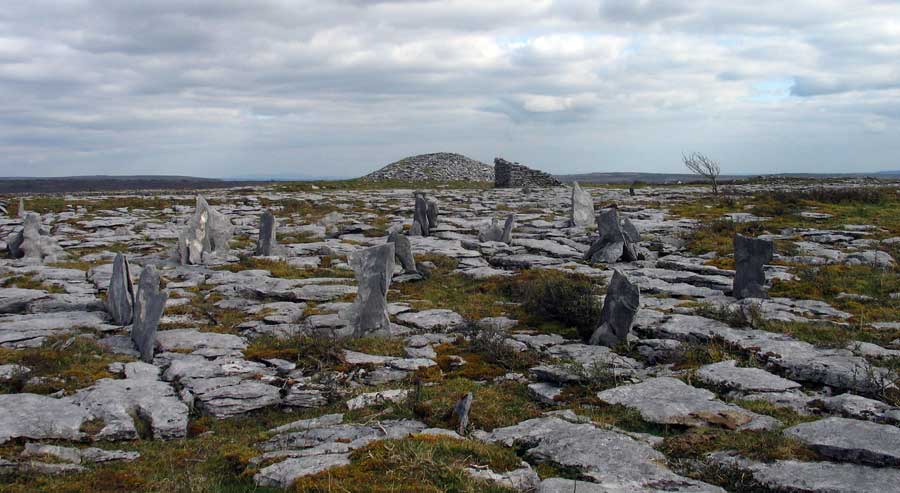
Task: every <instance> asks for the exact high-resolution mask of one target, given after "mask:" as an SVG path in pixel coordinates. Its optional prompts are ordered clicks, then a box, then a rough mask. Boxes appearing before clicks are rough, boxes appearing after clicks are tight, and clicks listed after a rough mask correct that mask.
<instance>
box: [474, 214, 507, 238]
mask: <svg viewBox="0 0 900 493" xmlns="http://www.w3.org/2000/svg"><path fill="white" fill-rule="evenodd" d="M515 224H516V215H515V214H510V215H508V216H506V221H505V222H504V224H503V227H502V228H501V227H500V224H499V222H497V218H496V217H494V218H491V222H490V224H487V225H485V226H484V227H483V228H481V230H480V231H479V232H478V241H481V242H487V241H498V242H501V243H506V244H507V245H508V244H510V243H512V231H513V228H514V227H515Z"/></svg>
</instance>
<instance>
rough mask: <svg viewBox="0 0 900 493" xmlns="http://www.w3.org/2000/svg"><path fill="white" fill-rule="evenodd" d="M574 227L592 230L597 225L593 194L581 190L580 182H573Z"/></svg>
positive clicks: (571, 219) (572, 222)
mask: <svg viewBox="0 0 900 493" xmlns="http://www.w3.org/2000/svg"><path fill="white" fill-rule="evenodd" d="M570 221H571V224H572V226H576V227H580V228H592V227H594V226H596V225H597V221H596V219H595V218H594V199H593V198H591V194H590V193H588V192H587V191H585V190H584V189H583V188H581V185H579V184H578V182H577V181H576V182H572V213H571V217H570Z"/></svg>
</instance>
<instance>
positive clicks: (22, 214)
mask: <svg viewBox="0 0 900 493" xmlns="http://www.w3.org/2000/svg"><path fill="white" fill-rule="evenodd" d="M18 214H19V217H20V218H22V219H25V199H24V198H23V197H19V212H18Z"/></svg>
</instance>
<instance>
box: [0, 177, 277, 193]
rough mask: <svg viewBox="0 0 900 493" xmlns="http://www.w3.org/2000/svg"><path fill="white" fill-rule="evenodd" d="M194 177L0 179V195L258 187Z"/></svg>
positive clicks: (249, 182)
mask: <svg viewBox="0 0 900 493" xmlns="http://www.w3.org/2000/svg"><path fill="white" fill-rule="evenodd" d="M256 183H261V182H251V181H225V180H218V179H214V178H197V177H194V176H153V175H135V176H107V175H96V176H60V177H51V178H3V177H0V193H71V192H112V191H122V190H185V189H198V188H202V189H206V188H220V187H234V186H241V185H249V184H256Z"/></svg>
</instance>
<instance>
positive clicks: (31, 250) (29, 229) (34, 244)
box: [6, 212, 66, 262]
mask: <svg viewBox="0 0 900 493" xmlns="http://www.w3.org/2000/svg"><path fill="white" fill-rule="evenodd" d="M6 248H7V250H8V251H9V254H10V256H11V257H12V258H24V259H29V260H36V261H40V262H57V261H59V260H60V259H63V258H65V257H66V253H65V251H64V250H63V249H62V247H60V246H59V243H57V242H56V240H55V239H54V238H53V237H52V236H50V233H49V232H47V231H46V230H44V229H43V228H41V216H39V215H38V214H37V213H34V212H29V213H27V214H25V218H24V219H23V221H22V230H21V231H19V232H18V233H15V234H12V235H10V239H9V240H8V242H7V244H6Z"/></svg>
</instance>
